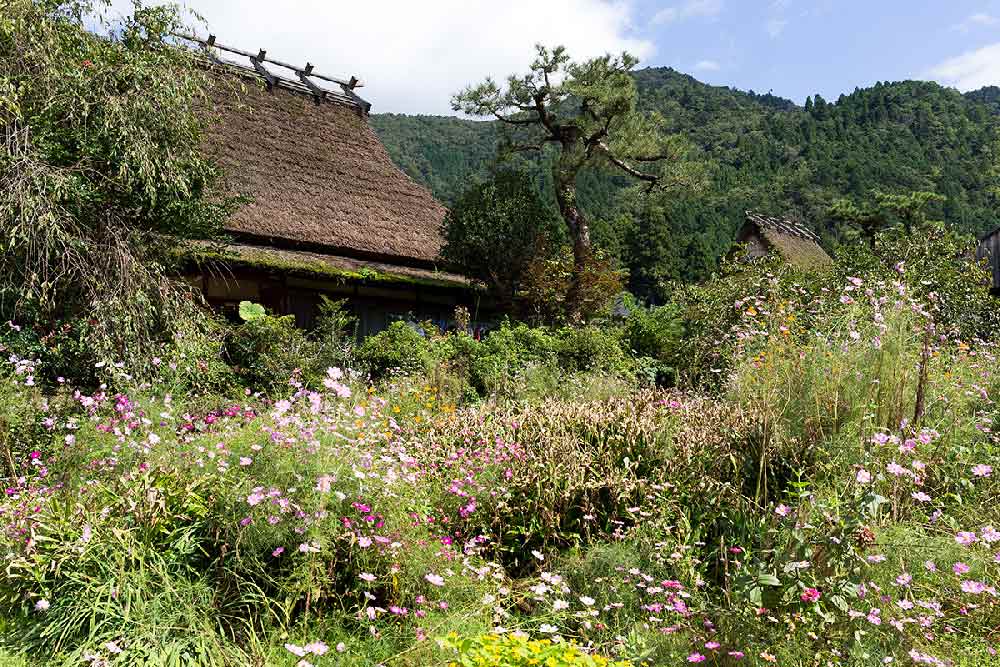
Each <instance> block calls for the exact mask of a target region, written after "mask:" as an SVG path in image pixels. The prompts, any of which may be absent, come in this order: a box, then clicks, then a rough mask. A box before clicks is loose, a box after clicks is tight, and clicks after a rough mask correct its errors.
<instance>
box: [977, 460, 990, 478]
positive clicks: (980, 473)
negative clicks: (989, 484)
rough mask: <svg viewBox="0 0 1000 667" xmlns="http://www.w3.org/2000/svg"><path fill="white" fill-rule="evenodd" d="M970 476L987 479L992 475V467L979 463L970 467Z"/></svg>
mask: <svg viewBox="0 0 1000 667" xmlns="http://www.w3.org/2000/svg"><path fill="white" fill-rule="evenodd" d="M972 474H973V475H975V476H976V477H989V476H990V475H992V474H993V466H989V465H986V464H985V463H980V464H979V465H975V466H973V467H972Z"/></svg>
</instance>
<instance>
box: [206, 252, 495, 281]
mask: <svg viewBox="0 0 1000 667" xmlns="http://www.w3.org/2000/svg"><path fill="white" fill-rule="evenodd" d="M189 256H190V257H192V258H193V259H194V260H195V261H196V262H205V261H209V260H215V261H220V262H224V263H226V264H227V265H229V266H230V267H246V268H254V269H271V270H274V271H278V272H281V273H288V274H293V275H299V276H308V277H315V278H322V279H325V280H333V281H335V282H338V283H340V284H346V283H352V282H357V283H363V284H367V285H372V284H386V285H411V286H414V287H445V288H450V289H456V288H458V289H466V290H477V289H478V288H477V287H476V286H474V285H471V284H461V283H457V282H455V281H453V280H448V279H445V278H440V279H437V278H420V277H416V276H405V275H399V274H395V273H389V272H386V271H376V270H375V269H371V268H367V267H366V268H362V269H358V270H351V269H341V268H337V267H335V266H331V265H329V264H327V263H325V262H322V261H319V260H306V259H304V260H300V261H293V260H288V259H279V258H277V257H268V256H267V255H265V254H264V253H261V254H254V255H253V256H250V257H246V256H242V255H235V254H230V253H223V252H218V251H215V250H198V251H195V252H193V253H191V254H190V255H189Z"/></svg>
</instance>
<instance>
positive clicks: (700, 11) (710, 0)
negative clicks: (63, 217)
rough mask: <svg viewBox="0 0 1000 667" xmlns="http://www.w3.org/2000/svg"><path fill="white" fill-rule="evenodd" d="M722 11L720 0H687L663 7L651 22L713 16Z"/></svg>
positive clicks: (667, 21) (659, 22)
mask: <svg viewBox="0 0 1000 667" xmlns="http://www.w3.org/2000/svg"><path fill="white" fill-rule="evenodd" d="M721 13H722V0H687V2H685V3H684V4H683V5H680V6H677V7H665V8H663V9H661V10H660V11H658V12H656V14H655V15H654V16H653V23H655V24H657V25H663V24H666V23H673V22H674V21H683V20H684V19H690V18H697V17H702V18H714V17H716V16H718V15H719V14H721Z"/></svg>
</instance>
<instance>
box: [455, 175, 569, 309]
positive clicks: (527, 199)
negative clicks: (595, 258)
mask: <svg viewBox="0 0 1000 667" xmlns="http://www.w3.org/2000/svg"><path fill="white" fill-rule="evenodd" d="M442 232H443V235H444V239H445V243H444V246H443V248H442V249H441V256H442V257H443V258H444V259H445V260H446V261H447V262H449V263H450V264H451V265H452V266H454V267H455V268H457V269H458V270H460V271H462V272H463V273H465V274H466V275H468V276H471V277H474V278H477V279H479V280H481V281H482V282H484V283H485V284H486V285H487V286H488V287H489V289H490V291H491V292H492V293H493V295H494V297H495V298H496V299H497V300H498V301H499V302H500V303H501V304H502V305H506V306H510V305H511V304H512V303H513V301H514V297H515V295H516V293H517V290H518V287H519V285H520V283H521V277H522V275H523V273H524V270H525V268H527V266H528V264H529V263H530V262H531V260H532V259H533V258H534V257H535V254H536V252H537V250H538V248H539V247H540V243H541V242H542V241H543V239H553V238H559V237H560V236H561V232H562V230H561V229H560V227H559V225H558V222H557V220H556V218H555V216H554V215H553V214H552V211H551V209H549V208H547V207H546V206H545V205H544V204H543V203H542V201H541V199H540V197H539V196H538V193H537V188H536V186H535V185H534V184H533V183H532V182H531V180H530V179H529V178H528V176H527V175H526V174H524V173H523V172H520V171H515V170H509V169H508V170H501V171H499V172H498V173H497V174H496V175H495V176H493V177H492V178H490V179H489V180H487V181H485V182H483V183H481V184H479V185H476V186H474V187H472V188H471V189H470V190H468V191H467V192H466V193H465V194H464V195H462V197H461V198H460V199H459V200H458V201H457V202H456V203H455V205H454V206H453V207H452V208H451V210H450V211H449V212H448V214H447V216H445V219H444V223H443V227H442Z"/></svg>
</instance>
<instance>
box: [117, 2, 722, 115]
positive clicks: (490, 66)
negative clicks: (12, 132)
mask: <svg viewBox="0 0 1000 667" xmlns="http://www.w3.org/2000/svg"><path fill="white" fill-rule="evenodd" d="M701 2H703V3H705V2H707V3H709V4H711V0H701ZM115 4H116V5H118V6H124V5H126V4H127V1H126V0H115ZM183 4H184V6H185V7H187V8H189V9H191V10H194V11H196V12H198V13H199V14H201V15H202V16H204V17H205V20H206V21H207V22H208V26H209V30H211V32H212V33H213V34H215V35H216V36H217V38H218V41H219V42H220V43H222V44H226V45H228V46H235V47H238V48H242V49H244V50H246V51H256V50H257V49H259V48H265V49H267V52H268V56H270V57H274V58H277V59H278V60H282V61H285V62H289V63H293V64H300V65H303V66H304V65H305V63H306V62H307V61H308V62H311V63H313V64H314V65H315V67H316V71H318V72H322V73H324V74H330V75H333V76H343V77H348V76H351V75H356V76H357V77H358V78H359V79H361V80H362V81H363V82H364V83H365V87H364V88H361V89H360V90H359V91H358V92H359V93H360V94H361V95H362V97H364V98H365V99H367V100H368V101H370V102H372V105H373V111H375V112H380V111H382V112H385V111H392V112H401V113H436V114H450V113H452V111H451V106H450V100H451V96H452V95H453V94H454V93H456V92H458V91H459V90H460V89H461V88H463V87H464V86H466V85H469V84H473V83H478V82H479V81H481V80H482V79H483V78H485V77H486V76H488V75H492V76H494V77H497V78H501V79H502V78H503V77H506V76H507V75H508V74H513V73H519V72H523V71H524V70H525V69H526V68H527V66H528V65H529V64H530V62H531V61H532V60H533V54H534V44H535V43H537V42H541V43H543V44H546V45H549V46H555V45H558V44H563V45H565V46H566V47H567V49H568V50H569V53H570V55H571V56H572V57H573V58H574V59H584V58H589V57H593V56H598V55H603V54H604V53H607V52H611V53H618V52H621V51H623V50H624V51H628V52H630V53H632V54H633V55H635V56H637V57H639V58H641V59H646V58H648V57H650V56H651V55H652V54H653V52H654V47H653V44H652V42H650V41H649V40H646V39H640V38H638V37H636V36H635V35H634V32H633V24H632V5H631V0H506V2H504V3H503V6H502V8H500V7H498V6H497V4H496V3H495V2H490V1H488V0H417V1H414V0H379V1H377V2H372V1H368V2H337V1H333V2H331V1H330V0H284V1H283V2H281V3H275V2H274V0H183ZM278 5H280V8H279V7H278ZM201 31H202V32H204V29H203V28H202V29H201Z"/></svg>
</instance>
